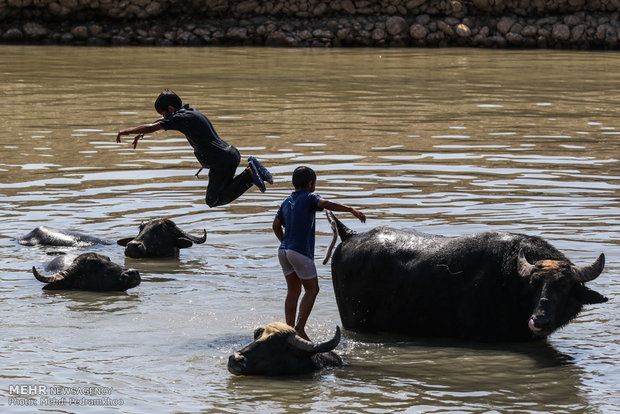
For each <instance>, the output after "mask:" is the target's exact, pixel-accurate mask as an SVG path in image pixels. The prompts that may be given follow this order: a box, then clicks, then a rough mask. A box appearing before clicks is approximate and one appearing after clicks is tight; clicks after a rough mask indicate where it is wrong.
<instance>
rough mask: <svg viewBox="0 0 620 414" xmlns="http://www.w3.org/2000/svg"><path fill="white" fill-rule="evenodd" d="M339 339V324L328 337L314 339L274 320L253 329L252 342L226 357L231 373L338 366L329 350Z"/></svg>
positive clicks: (288, 371)
mask: <svg viewBox="0 0 620 414" xmlns="http://www.w3.org/2000/svg"><path fill="white" fill-rule="evenodd" d="M339 342H340V328H338V327H336V333H335V334H334V336H333V337H332V339H330V340H328V341H325V342H321V343H314V342H310V341H307V340H305V339H303V338H301V337H300V336H299V335H297V333H296V332H295V329H294V328H292V327H290V326H288V325H287V324H285V323H281V322H274V323H270V324H269V325H267V326H265V327H263V328H258V329H256V330H255V331H254V342H252V343H251V344H249V345H247V346H246V347H245V348H243V349H242V350H240V351H237V352H235V353H234V354H233V355H231V356H230V357H229V358H228V371H230V372H231V373H232V374H235V375H300V374H308V373H311V372H314V371H318V370H320V369H323V368H328V367H340V366H342V359H341V358H340V357H339V356H338V355H337V354H336V353H335V352H333V350H334V349H335V348H336V346H337V345H338V343H339Z"/></svg>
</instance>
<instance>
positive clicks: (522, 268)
mask: <svg viewBox="0 0 620 414" xmlns="http://www.w3.org/2000/svg"><path fill="white" fill-rule="evenodd" d="M534 267H535V266H534V265H533V264H531V263H530V262H528V261H527V259H526V258H525V253H523V249H519V258H518V259H517V270H518V272H519V276H521V277H528V276H529V275H530V273H532V271H533V270H534Z"/></svg>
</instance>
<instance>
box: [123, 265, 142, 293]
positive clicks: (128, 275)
mask: <svg viewBox="0 0 620 414" xmlns="http://www.w3.org/2000/svg"><path fill="white" fill-rule="evenodd" d="M120 280H121V282H122V283H123V284H125V285H126V286H127V289H131V288H133V287H136V286H138V285H139V284H140V282H141V281H142V279H141V278H140V273H139V272H138V271H137V270H136V269H127V270H124V271H123V272H122V273H121V276H120Z"/></svg>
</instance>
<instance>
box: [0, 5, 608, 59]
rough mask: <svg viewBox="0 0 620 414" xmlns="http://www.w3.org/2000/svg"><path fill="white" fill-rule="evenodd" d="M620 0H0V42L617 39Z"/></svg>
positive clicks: (483, 43)
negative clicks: (328, 0) (327, 0)
mask: <svg viewBox="0 0 620 414" xmlns="http://www.w3.org/2000/svg"><path fill="white" fill-rule="evenodd" d="M619 32H620V0H470V1H455V0H379V1H366V0H361V1H352V0H334V1H330V2H325V1H321V0H288V1H281V2H280V1H279V0H275V1H259V0H244V1H238V0H185V1H181V0H92V1H91V0H0V42H2V43H23V44H70V45H115V46H116V45H155V46H177V45H178V46H207V45H245V46H281V47H450V46H466V47H485V48H494V47H495V48H556V49H618V47H619V39H618V33H619Z"/></svg>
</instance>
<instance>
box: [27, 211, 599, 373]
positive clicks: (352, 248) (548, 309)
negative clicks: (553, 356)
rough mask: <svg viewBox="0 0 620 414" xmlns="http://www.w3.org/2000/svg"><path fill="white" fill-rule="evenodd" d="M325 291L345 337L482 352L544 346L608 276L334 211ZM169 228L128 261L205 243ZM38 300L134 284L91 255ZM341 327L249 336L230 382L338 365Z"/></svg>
mask: <svg viewBox="0 0 620 414" xmlns="http://www.w3.org/2000/svg"><path fill="white" fill-rule="evenodd" d="M327 217H328V220H329V221H330V223H331V225H332V229H333V230H334V242H333V243H332V246H330V250H329V254H331V250H332V247H333V244H334V243H335V242H336V241H337V237H338V236H339V237H340V240H341V243H340V244H339V245H338V246H337V247H336V249H335V250H334V253H333V257H332V259H331V270H332V281H333V286H334V292H335V296H336V302H337V305H338V311H339V313H340V318H341V320H342V324H343V327H344V328H345V329H347V330H349V331H352V332H359V333H375V334H399V335H406V336H409V337H424V338H431V337H443V338H446V337H448V338H456V339H462V340H473V341H483V342H512V341H528V340H535V339H543V338H546V337H547V336H548V335H550V334H551V333H553V332H554V331H556V330H557V329H559V328H561V327H562V326H564V325H566V324H567V323H569V322H570V321H571V320H573V319H574V318H575V317H576V316H577V315H578V314H579V312H580V311H581V309H582V307H583V305H588V304H596V303H603V302H606V301H607V298H606V297H604V296H603V295H601V294H599V293H597V292H595V291H594V290H592V289H590V288H588V287H586V285H585V283H586V282H589V281H592V280H594V279H595V278H597V277H598V276H599V275H600V274H601V272H602V271H603V268H604V266H605V256H604V255H603V254H601V255H600V256H599V257H598V258H597V259H596V260H595V261H594V262H593V263H592V264H590V265H587V266H577V265H574V264H572V263H571V262H570V260H569V259H568V258H567V257H566V256H565V255H564V254H562V253H561V252H560V251H558V250H557V249H555V248H554V247H553V246H551V245H550V244H549V243H547V242H546V241H545V240H543V239H542V238H540V237H536V236H527V235H524V234H515V233H502V232H495V231H493V232H484V233H478V234H473V235H467V236H460V237H443V236H438V235H430V234H424V233H419V232H415V231H402V230H396V229H392V228H389V227H378V228H375V229H372V230H370V231H368V232H364V233H357V232H355V231H353V230H351V229H349V228H347V227H346V226H345V225H344V224H343V223H342V222H340V221H339V220H338V219H337V218H336V217H335V216H334V215H333V213H331V212H328V213H327ZM206 238H207V236H206V232H205V231H203V234H202V235H201V236H193V235H191V234H188V233H186V232H185V231H183V230H181V229H180V228H179V227H178V226H177V225H176V224H175V223H174V222H173V221H171V220H169V219H165V218H157V219H152V220H149V221H146V222H143V223H142V224H141V225H140V229H139V232H138V235H137V236H135V237H128V238H123V239H120V240H118V241H117V242H116V243H117V244H119V245H121V246H124V247H125V255H126V256H128V257H132V258H147V257H174V256H177V255H178V254H179V249H182V248H188V247H191V246H192V245H193V244H194V243H198V244H201V243H204V242H205V241H206ZM17 241H18V242H19V243H20V244H22V245H27V246H35V245H42V246H72V247H88V246H93V245H98V244H113V243H114V242H112V241H110V240H105V239H99V238H96V237H93V236H89V235H85V234H82V233H77V232H71V231H65V230H57V229H52V228H49V227H45V226H40V227H37V228H36V229H34V230H33V231H31V232H30V233H28V234H26V235H25V236H23V237H20V238H18V239H17ZM32 272H33V274H34V276H35V278H36V279H37V280H39V281H40V282H43V283H45V286H44V287H43V289H46V290H59V289H63V290H64V289H80V290H91V291H126V290H127V289H131V288H133V287H135V286H138V285H139V284H140V274H139V272H138V271H137V270H136V269H127V268H124V267H122V266H120V265H118V264H115V263H113V262H112V261H111V260H110V258H108V257H107V256H103V255H100V254H97V253H92V252H87V253H83V254H80V255H77V256H75V255H60V256H57V257H56V258H55V259H54V260H52V261H51V262H50V263H48V264H47V265H46V266H45V269H44V271H43V273H41V272H39V271H38V270H37V269H36V268H35V267H33V268H32ZM340 336H341V333H340V328H338V327H337V328H336V332H335V334H334V336H333V337H332V338H331V339H330V340H328V341H326V342H321V343H314V342H310V341H306V340H304V339H302V338H300V337H299V336H298V335H297V334H296V333H295V330H294V329H292V328H290V327H289V326H287V325H285V324H283V323H272V324H269V325H267V326H265V327H264V328H259V329H257V330H256V331H255V333H254V341H253V342H252V343H250V344H249V345H248V346H246V347H245V348H243V349H241V350H240V351H238V352H235V353H234V354H233V355H231V356H230V357H229V360H228V370H229V371H230V372H231V373H233V374H235V375H291V374H303V373H309V372H313V371H316V370H319V369H322V368H325V367H337V366H342V365H343V362H342V359H341V358H340V357H339V356H338V355H337V354H336V353H334V352H333V350H334V349H335V348H336V346H337V345H338V344H339V342H340Z"/></svg>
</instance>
